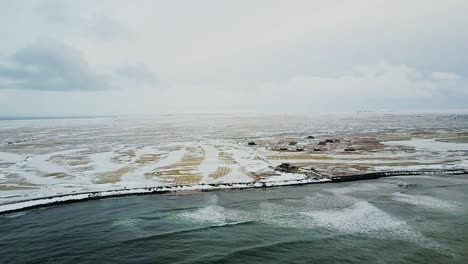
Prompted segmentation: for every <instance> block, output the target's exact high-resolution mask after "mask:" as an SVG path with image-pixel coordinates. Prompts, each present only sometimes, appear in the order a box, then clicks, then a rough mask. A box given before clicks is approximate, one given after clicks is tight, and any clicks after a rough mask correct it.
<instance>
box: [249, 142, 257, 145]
mask: <svg viewBox="0 0 468 264" xmlns="http://www.w3.org/2000/svg"><path fill="white" fill-rule="evenodd" d="M248 145H249V146H255V145H257V143H255V142H253V141H251V142H249V143H248Z"/></svg>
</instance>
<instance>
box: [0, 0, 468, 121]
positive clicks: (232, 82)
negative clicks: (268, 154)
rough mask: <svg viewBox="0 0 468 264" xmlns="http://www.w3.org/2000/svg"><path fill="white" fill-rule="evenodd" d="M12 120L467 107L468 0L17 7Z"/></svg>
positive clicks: (7, 109)
mask: <svg viewBox="0 0 468 264" xmlns="http://www.w3.org/2000/svg"><path fill="white" fill-rule="evenodd" d="M0 36H1V41H0V116H38V115H41V116H44V115H53V116H65V115H125V114H130V115H133V114H166V113H229V112H233V113H236V112H278V113H307V112H356V111H456V110H463V109H468V1H466V0H433V1H431V0H404V1H403V0H402V1H400V0H392V1H388V0H368V1H366V0H343V1H334V0H327V1H324V0H323V1H315V0H304V1H294V0H291V1H283V0H282V1H273V0H265V1H257V0H245V1H242V0H233V1H227V0H226V1H219V0H197V1H192V0H187V1H179V0H172V1H154V0H148V1H145V0H135V1H127V0H121V1H119V0H75V1H73V0H10V1H8V0H4V1H0Z"/></svg>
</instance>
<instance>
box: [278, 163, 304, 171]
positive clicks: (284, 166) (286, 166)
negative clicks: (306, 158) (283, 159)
mask: <svg viewBox="0 0 468 264" xmlns="http://www.w3.org/2000/svg"><path fill="white" fill-rule="evenodd" d="M275 170H276V171H281V172H288V173H293V172H297V171H298V170H299V168H298V167H296V166H294V165H291V164H289V163H281V165H278V166H276V168H275Z"/></svg>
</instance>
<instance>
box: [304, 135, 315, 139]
mask: <svg viewBox="0 0 468 264" xmlns="http://www.w3.org/2000/svg"><path fill="white" fill-rule="evenodd" d="M314 138H315V137H314V136H307V137H306V139H314Z"/></svg>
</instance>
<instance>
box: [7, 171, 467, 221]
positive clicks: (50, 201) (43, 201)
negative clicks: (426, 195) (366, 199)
mask: <svg viewBox="0 0 468 264" xmlns="http://www.w3.org/2000/svg"><path fill="white" fill-rule="evenodd" d="M424 174H445V175H464V174H468V170H466V169H457V168H453V169H432V170H428V169H426V170H424V169H423V170H401V171H382V172H371V173H363V174H354V175H346V176H339V175H336V176H329V177H325V178H321V179H312V178H308V179H301V180H284V181H274V182H268V181H260V182H249V183H218V184H203V183H202V184H191V185H175V186H155V187H145V188H130V189H127V188H124V189H118V190H108V191H94V192H92V191H90V192H82V193H73V194H64V195H55V196H48V197H42V198H34V199H29V200H24V201H17V202H11V203H6V204H0V215H3V214H9V213H14V212H18V211H25V210H30V209H35V208H40V207H49V206H54V205H62V204H69V203H77V202H84V201H89V200H98V199H105V198H115V197H125V196H137V195H152V194H153V195H154V194H166V193H177V192H192V191H196V192H210V191H220V190H245V189H256V188H273V187H281V186H300V185H308V184H319V183H339V182H353V181H363V180H373V179H379V178H384V177H392V176H414V175H424Z"/></svg>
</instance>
